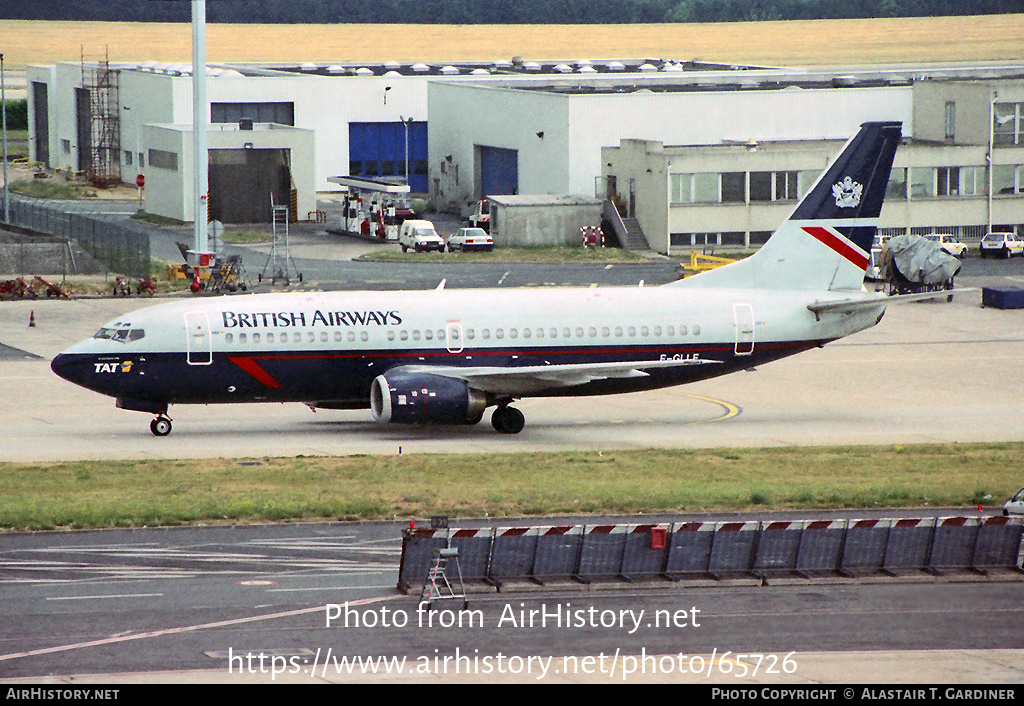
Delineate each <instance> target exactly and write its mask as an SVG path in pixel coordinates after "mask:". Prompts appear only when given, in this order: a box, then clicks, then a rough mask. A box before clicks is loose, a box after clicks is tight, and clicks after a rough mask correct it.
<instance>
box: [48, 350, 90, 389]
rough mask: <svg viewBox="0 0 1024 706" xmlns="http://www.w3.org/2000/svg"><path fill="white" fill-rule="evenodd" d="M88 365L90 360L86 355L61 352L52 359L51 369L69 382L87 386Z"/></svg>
mask: <svg viewBox="0 0 1024 706" xmlns="http://www.w3.org/2000/svg"><path fill="white" fill-rule="evenodd" d="M88 365H89V361H88V360H87V359H86V358H85V357H84V356H78V355H72V354H70V353H59V354H58V355H57V357H56V358H54V359H53V360H52V361H50V370H52V371H53V372H54V373H56V374H57V375H58V376H59V377H62V378H64V379H65V380H67V381H68V382H73V383H75V384H76V385H82V386H86V385H85V383H86V380H87V377H86V373H87V372H88V370H87V368H86V366H88Z"/></svg>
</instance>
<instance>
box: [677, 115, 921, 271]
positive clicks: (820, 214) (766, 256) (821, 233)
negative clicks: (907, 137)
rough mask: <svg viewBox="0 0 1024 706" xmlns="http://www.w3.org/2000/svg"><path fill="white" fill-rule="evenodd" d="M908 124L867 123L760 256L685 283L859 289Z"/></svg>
mask: <svg viewBox="0 0 1024 706" xmlns="http://www.w3.org/2000/svg"><path fill="white" fill-rule="evenodd" d="M901 131H902V123H899V122H875V123H864V124H863V125H861V128H860V131H859V132H858V133H857V134H856V135H854V136H853V137H852V138H851V139H850V140H849V142H847V143H846V146H845V147H843V150H842V151H841V152H840V153H839V156H838V157H836V158H835V160H833V161H832V163H831V164H830V165H829V166H828V167H827V168H826V169H825V171H824V172H823V173H822V175H821V176H820V177H818V180H817V181H816V182H814V185H813V186H812V187H811V189H810V191H808V192H807V195H806V196H804V197H803V199H801V201H800V203H798V204H797V206H796V209H795V210H794V211H793V213H792V215H791V216H790V217H789V218H788V219H787V220H786V221H785V222H784V223H783V224H782V225H781V226H779V229H778V230H776V231H775V233H774V234H773V235H772V237H771V238H770V239H769V240H768V242H767V243H765V245H764V246H763V247H762V248H761V249H760V250H759V251H758V252H757V253H756V254H755V255H753V256H752V257H749V258H747V259H746V260H742V261H740V262H737V263H734V264H731V265H727V266H725V267H720V268H718V269H716V270H711V271H710V272H705V273H704V274H701V275H698V276H694V277H690V278H688V279H684V280H680V282H679V283H678V284H679V285H682V286H692V287H736V288H741V289H743V288H764V289H809V290H833V291H844V290H859V289H860V288H861V286H862V285H863V284H864V270H865V269H866V268H867V265H868V262H869V261H870V254H871V245H872V243H873V242H874V239H875V233H876V232H877V230H878V216H879V213H881V210H882V202H883V201H884V199H885V191H886V188H887V186H888V183H889V172H890V171H891V169H892V160H893V156H894V155H895V154H896V147H897V146H898V145H899V142H900V139H901Z"/></svg>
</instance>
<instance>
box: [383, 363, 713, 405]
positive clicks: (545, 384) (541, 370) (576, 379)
mask: <svg viewBox="0 0 1024 706" xmlns="http://www.w3.org/2000/svg"><path fill="white" fill-rule="evenodd" d="M719 362H720V361H717V360H704V359H699V358H687V359H684V360H644V361H630V362H622V363H618V362H616V363H580V364H568V365H531V366H525V367H521V368H503V367H492V366H481V367H465V368H463V367H458V366H450V365H446V366H436V365H403V366H402V371H403V372H406V373H412V374H417V373H420V374H429V375H443V376H444V377H450V378H456V379H459V380H465V381H466V382H467V383H469V385H471V386H472V387H475V388H477V389H480V390H486V391H487V392H493V393H498V394H505V395H513V396H518V395H525V394H529V393H533V392H539V391H541V390H548V389H550V388H552V387H572V386H574V385H583V384H586V383H588V382H593V381H594V380H606V379H609V378H636V377H645V376H646V375H647V374H648V373H646V372H645V371H646V370H651V369H655V368H677V367H684V366H691V365H714V364H717V363H719Z"/></svg>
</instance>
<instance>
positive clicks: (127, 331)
mask: <svg viewBox="0 0 1024 706" xmlns="http://www.w3.org/2000/svg"><path fill="white" fill-rule="evenodd" d="M145 336H146V331H145V329H141V328H127V327H121V328H101V329H100V330H99V331H97V332H96V333H95V334H94V335H93V338H100V339H103V338H109V339H110V340H112V341H117V342H118V343H128V342H132V341H138V340H140V339H142V338H145Z"/></svg>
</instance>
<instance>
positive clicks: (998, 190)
mask: <svg viewBox="0 0 1024 706" xmlns="http://www.w3.org/2000/svg"><path fill="white" fill-rule="evenodd" d="M1020 171H1021V168H1020V167H1016V166H1014V165H1012V164H997V165H996V166H995V167H993V168H992V193H993V194H1016V193H1017V192H1018V190H1019V189H1020V182H1019V181H1018V176H1019V172H1020Z"/></svg>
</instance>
